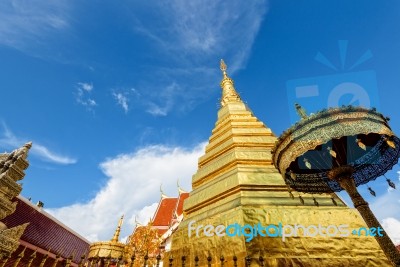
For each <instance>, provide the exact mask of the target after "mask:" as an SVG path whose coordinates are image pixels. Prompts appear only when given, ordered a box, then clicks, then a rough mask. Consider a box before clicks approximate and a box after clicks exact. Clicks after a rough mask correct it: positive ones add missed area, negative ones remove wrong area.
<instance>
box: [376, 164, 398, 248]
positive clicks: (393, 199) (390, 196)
mask: <svg viewBox="0 0 400 267" xmlns="http://www.w3.org/2000/svg"><path fill="white" fill-rule="evenodd" d="M398 174H399V175H400V172H398ZM399 180H400V177H399ZM393 182H395V181H393ZM395 184H396V188H399V183H398V182H395ZM370 206H371V210H372V211H373V213H374V214H375V216H376V217H377V218H378V219H379V221H380V222H381V224H382V227H383V228H384V229H385V231H386V232H387V233H388V235H389V237H390V238H391V239H392V241H393V242H394V243H395V244H396V245H400V192H399V190H398V189H396V190H387V191H386V192H385V194H383V195H381V196H378V197H377V198H376V199H374V201H371V203H370Z"/></svg>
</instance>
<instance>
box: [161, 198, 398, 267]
mask: <svg viewBox="0 0 400 267" xmlns="http://www.w3.org/2000/svg"><path fill="white" fill-rule="evenodd" d="M203 215H204V214H203ZM196 217H197V218H201V217H204V216H202V215H201V214H198V215H197V216H193V217H192V218H188V219H185V221H183V222H182V223H181V224H180V226H179V228H178V229H177V231H176V232H175V233H174V234H173V239H172V246H171V251H170V252H166V253H165V254H164V266H169V258H170V257H171V256H172V257H173V259H174V260H173V266H182V265H181V264H182V262H181V257H182V256H183V255H185V256H186V261H185V266H195V261H194V258H195V256H198V257H199V262H198V266H208V262H207V257H208V256H209V255H210V256H211V258H212V260H211V266H215V267H216V266H221V260H220V257H221V256H223V257H224V261H223V262H224V265H223V266H225V267H227V266H228V267H229V266H234V261H233V257H234V256H236V257H237V266H245V257H246V256H250V257H251V259H252V260H251V263H250V266H260V265H259V260H258V259H259V257H260V256H262V257H263V259H264V266H274V267H275V266H282V267H288V266H319V267H321V266H335V267H338V266H376V267H378V266H379V267H381V266H391V264H390V263H389V261H388V260H387V259H386V257H385V255H384V254H383V252H382V250H381V249H380V248H379V245H378V243H377V242H376V240H375V238H374V237H370V236H368V237H367V236H358V235H352V234H351V231H352V230H353V229H358V228H360V227H366V226H365V223H364V221H363V220H362V218H361V216H360V215H359V213H358V212H357V210H355V209H350V208H348V207H340V206H339V207H332V206H326V207H324V206H320V207H310V206H292V207H288V206H266V205H263V206H239V207H237V208H234V209H231V210H227V211H225V212H221V213H219V214H218V215H214V216H210V217H208V218H206V219H199V220H196ZM191 220H195V221H196V222H195V223H193V224H192V227H196V226H198V225H203V226H204V225H213V226H217V225H220V224H223V225H225V226H227V225H229V224H234V223H238V224H240V225H245V224H249V225H255V224H258V223H259V222H260V223H261V224H262V225H265V226H266V225H269V224H274V225H278V223H282V224H283V225H296V224H298V225H299V224H300V225H303V226H306V227H308V226H310V225H317V226H318V225H319V224H320V225H321V226H328V225H336V226H339V225H343V224H345V225H348V228H347V229H349V231H350V234H349V236H347V237H340V236H334V237H322V236H315V237H304V236H303V235H301V236H298V237H287V238H286V240H285V242H283V241H282V238H281V237H268V236H267V237H260V236H258V237H255V238H254V239H253V240H251V241H250V242H246V241H245V237H243V236H242V237H237V236H235V237H229V236H226V235H225V236H223V237H218V236H215V235H214V236H212V237H208V236H204V234H202V231H200V232H199V235H200V236H199V237H196V233H195V230H192V232H191V236H190V237H189V236H188V224H189V222H190V221H191Z"/></svg>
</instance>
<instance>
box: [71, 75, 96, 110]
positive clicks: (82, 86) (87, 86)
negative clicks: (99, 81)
mask: <svg viewBox="0 0 400 267" xmlns="http://www.w3.org/2000/svg"><path fill="white" fill-rule="evenodd" d="M92 91H93V84H92V83H84V82H80V83H78V84H77V87H76V91H75V100H76V102H77V103H78V104H80V105H82V106H85V107H86V108H87V109H88V110H89V111H93V108H94V107H95V106H97V102H96V101H95V100H94V99H93V98H92V97H91V93H92Z"/></svg>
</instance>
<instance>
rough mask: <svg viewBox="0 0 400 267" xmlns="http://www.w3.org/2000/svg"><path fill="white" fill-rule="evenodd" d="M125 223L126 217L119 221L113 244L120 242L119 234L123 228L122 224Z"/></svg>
mask: <svg viewBox="0 0 400 267" xmlns="http://www.w3.org/2000/svg"><path fill="white" fill-rule="evenodd" d="M123 222H124V215H122V216H121V218H120V219H119V221H118V226H117V229H115V233H114V236H113V238H112V239H111V241H112V242H118V240H119V234H120V232H121V226H122V223H123Z"/></svg>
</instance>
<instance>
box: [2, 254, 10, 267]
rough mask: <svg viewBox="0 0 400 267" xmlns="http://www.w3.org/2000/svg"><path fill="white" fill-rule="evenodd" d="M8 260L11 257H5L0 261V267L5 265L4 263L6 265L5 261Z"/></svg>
mask: <svg viewBox="0 0 400 267" xmlns="http://www.w3.org/2000/svg"><path fill="white" fill-rule="evenodd" d="M10 258H11V255H8V256H7V257H4V258H3V259H2V260H1V265H0V267H4V266H5V265H6V263H7V261H8V260H9V259H10Z"/></svg>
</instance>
